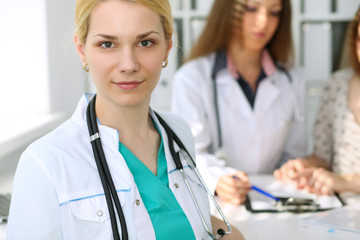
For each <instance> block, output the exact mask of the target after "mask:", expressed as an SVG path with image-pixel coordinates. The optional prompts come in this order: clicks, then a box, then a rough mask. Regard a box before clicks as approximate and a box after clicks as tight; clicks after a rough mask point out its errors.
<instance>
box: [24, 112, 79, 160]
mask: <svg viewBox="0 0 360 240" xmlns="http://www.w3.org/2000/svg"><path fill="white" fill-rule="evenodd" d="M81 131H82V128H81V127H79V126H78V124H76V123H75V122H74V121H72V120H71V119H69V120H67V121H66V122H64V123H63V124H61V125H60V126H58V127H57V128H56V129H54V130H53V131H51V132H50V133H48V134H46V135H45V136H43V137H41V138H39V139H38V140H36V141H35V142H33V143H32V144H30V145H29V146H28V148H27V149H26V150H25V152H24V154H23V155H24V156H26V157H25V158H29V157H30V156H31V157H30V158H34V157H36V158H37V159H38V160H39V161H41V162H42V163H43V164H45V165H48V164H54V160H55V159H58V156H60V155H62V154H59V153H62V152H67V151H68V150H69V149H71V148H72V145H73V144H74V142H75V141H76V142H80V141H81V139H83V136H82V135H83V134H81Z"/></svg>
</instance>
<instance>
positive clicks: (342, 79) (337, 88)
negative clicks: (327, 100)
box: [324, 68, 354, 95]
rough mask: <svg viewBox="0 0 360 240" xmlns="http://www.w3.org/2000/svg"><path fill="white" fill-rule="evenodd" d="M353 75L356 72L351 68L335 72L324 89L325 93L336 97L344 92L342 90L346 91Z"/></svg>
mask: <svg viewBox="0 0 360 240" xmlns="http://www.w3.org/2000/svg"><path fill="white" fill-rule="evenodd" d="M353 75H354V71H353V70H352V69H351V68H345V69H341V70H339V71H336V72H334V73H333V74H332V75H331V76H330V79H329V81H327V83H326V85H325V87H324V93H325V94H326V93H327V94H329V95H334V94H336V92H342V91H341V90H346V89H347V87H348V82H349V80H350V79H351V77H352V76H353Z"/></svg>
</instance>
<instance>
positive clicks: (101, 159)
mask: <svg viewBox="0 0 360 240" xmlns="http://www.w3.org/2000/svg"><path fill="white" fill-rule="evenodd" d="M95 101H96V95H95V96H94V97H93V98H92V99H91V101H90V102H89V105H88V107H87V109H86V121H87V125H88V129H89V134H90V143H91V146H92V149H93V153H94V158H95V162H96V165H97V168H98V171H99V175H100V179H101V183H102V186H103V188H104V192H105V198H106V203H107V206H108V209H109V214H110V221H111V227H112V232H113V237H114V240H120V236H119V230H118V226H117V219H116V216H115V211H114V205H115V207H116V211H117V215H118V217H119V221H120V227H121V230H122V231H121V235H122V236H121V239H123V240H127V239H128V232H127V227H126V220H125V216H124V213H123V211H122V208H121V205H120V201H119V198H118V195H117V192H116V188H115V185H114V182H113V180H112V177H111V174H110V171H109V167H108V165H107V162H106V158H105V154H104V151H103V148H102V144H101V140H100V135H99V130H98V126H97V119H96V112H95ZM155 115H156V117H157V118H158V120H159V122H160V124H161V125H162V126H163V127H164V129H165V132H166V135H167V137H168V141H169V149H170V153H171V156H172V158H173V159H174V162H175V165H176V169H177V170H179V171H180V174H181V176H182V178H183V180H184V182H185V184H186V187H187V189H188V190H189V193H190V195H191V198H192V200H193V202H194V204H195V207H196V210H197V212H198V214H199V216H200V218H201V222H202V224H203V225H204V227H205V229H206V231H207V233H208V234H209V236H210V237H212V238H213V239H220V238H222V237H223V236H224V235H228V234H231V227H230V223H229V222H228V220H227V219H226V217H225V215H224V213H223V212H222V210H221V209H220V207H219V205H218V204H217V202H216V200H215V199H214V197H213V196H212V194H211V192H210V190H209V189H208V188H207V186H206V184H205V182H204V180H203V179H202V177H201V176H200V174H199V172H198V170H197V168H196V164H195V162H194V160H193V159H192V157H191V155H190V154H189V152H188V151H187V149H186V148H185V146H184V145H183V143H182V142H181V141H180V139H179V138H178V136H177V135H176V134H175V133H174V131H172V130H171V128H170V127H169V126H168V125H167V123H166V122H165V121H164V120H163V119H162V118H161V117H160V116H159V114H157V113H155ZM174 141H175V143H176V144H177V145H178V146H179V147H180V151H181V150H182V151H184V152H185V153H186V154H187V156H188V158H185V159H186V161H187V162H188V163H189V167H190V168H191V169H193V170H194V171H195V173H196V176H197V178H198V179H199V181H200V182H201V184H202V186H203V188H205V190H206V192H207V194H208V196H209V197H210V199H211V201H212V202H213V204H214V205H215V207H216V209H217V211H218V212H219V213H220V215H221V217H222V219H223V221H224V222H225V224H226V226H227V230H228V231H227V232H226V231H225V230H224V229H222V228H220V229H218V230H217V234H216V235H215V236H214V235H213V234H212V232H211V231H210V228H209V227H208V226H207V224H206V221H205V219H204V216H203V214H202V213H201V210H200V206H199V204H198V202H197V200H196V198H195V195H194V192H193V190H192V188H191V186H190V184H189V181H188V179H187V177H186V174H185V172H184V167H183V164H182V163H181V159H180V156H179V153H180V151H179V152H178V153H177V152H176V151H175V148H174ZM189 160H190V161H189Z"/></svg>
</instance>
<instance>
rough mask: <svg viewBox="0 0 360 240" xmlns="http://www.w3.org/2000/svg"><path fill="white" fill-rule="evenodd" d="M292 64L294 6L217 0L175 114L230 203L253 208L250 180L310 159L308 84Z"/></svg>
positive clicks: (185, 71) (184, 74)
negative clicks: (247, 203) (297, 160)
mask: <svg viewBox="0 0 360 240" xmlns="http://www.w3.org/2000/svg"><path fill="white" fill-rule="evenodd" d="M292 63H293V45H292V38H291V6H290V1H289V0H256V1H255V0H226V1H224V0H215V1H214V4H213V7H212V10H211V12H210V14H209V16H208V20H207V23H206V26H205V29H204V31H203V32H202V34H201V36H200V38H199V39H198V41H197V42H196V43H195V45H194V47H193V48H192V50H191V52H190V57H189V58H188V61H187V63H186V64H185V65H183V66H182V67H181V68H180V69H179V70H178V72H177V73H176V75H175V79H174V87H173V89H174V91H173V99H172V104H173V105H172V111H173V112H174V113H176V114H179V116H181V117H183V118H184V119H185V120H186V121H187V122H188V123H189V125H190V126H191V130H192V133H193V135H194V136H195V148H196V158H197V164H198V167H199V169H200V171H201V173H202V176H204V178H205V181H206V182H207V184H208V186H209V187H210V189H211V190H212V191H214V193H215V192H216V194H217V195H218V196H219V197H220V198H221V199H222V200H224V201H225V202H229V203H233V204H241V203H243V202H244V201H245V196H246V194H247V192H248V191H249V190H250V186H251V183H250V182H249V179H248V176H247V174H253V173H257V174H259V173H272V172H273V171H274V170H275V169H276V168H277V167H279V166H281V164H283V163H285V162H286V161H287V160H288V159H292V158H294V157H296V156H303V155H305V154H306V136H305V132H306V131H305V116H304V114H305V80H304V78H303V77H302V74H301V72H300V71H299V69H295V68H293V67H292Z"/></svg>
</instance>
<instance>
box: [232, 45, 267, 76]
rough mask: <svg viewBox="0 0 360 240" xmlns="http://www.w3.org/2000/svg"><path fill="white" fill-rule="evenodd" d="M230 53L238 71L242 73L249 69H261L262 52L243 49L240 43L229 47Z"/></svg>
mask: <svg viewBox="0 0 360 240" xmlns="http://www.w3.org/2000/svg"><path fill="white" fill-rule="evenodd" d="M229 53H230V56H231V58H232V60H233V61H234V64H235V67H236V69H237V70H238V71H239V72H240V73H242V71H246V69H249V68H250V69H259V68H261V55H262V50H249V49H245V48H243V47H242V46H241V45H240V44H239V43H232V44H230V46H229Z"/></svg>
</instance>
